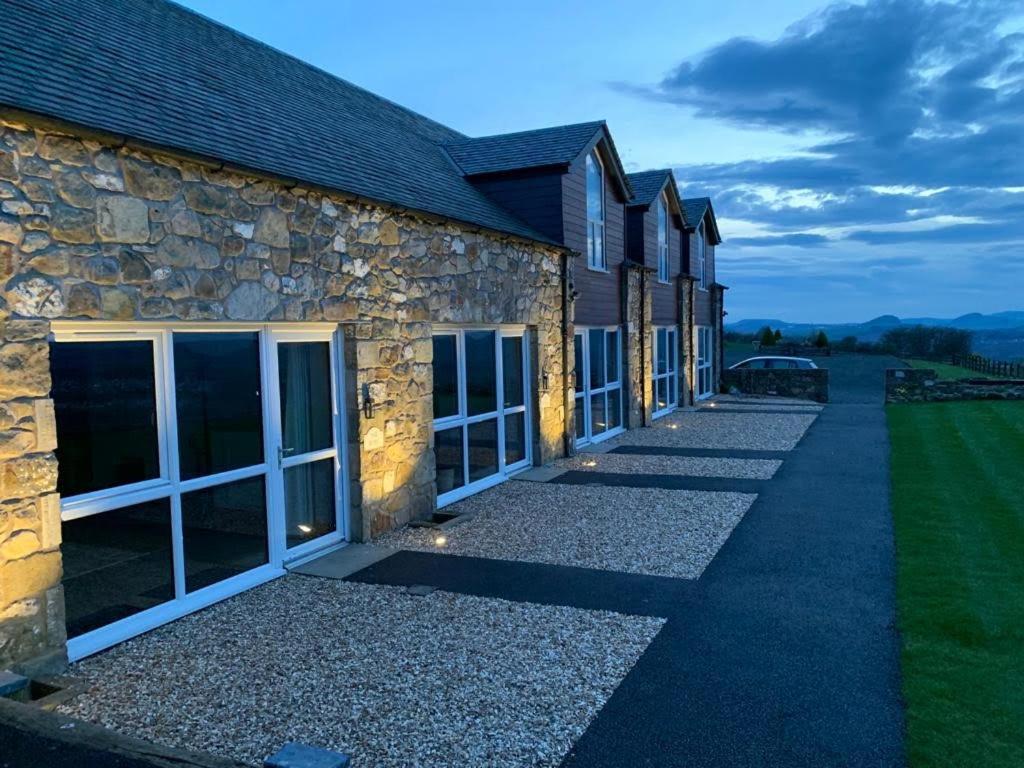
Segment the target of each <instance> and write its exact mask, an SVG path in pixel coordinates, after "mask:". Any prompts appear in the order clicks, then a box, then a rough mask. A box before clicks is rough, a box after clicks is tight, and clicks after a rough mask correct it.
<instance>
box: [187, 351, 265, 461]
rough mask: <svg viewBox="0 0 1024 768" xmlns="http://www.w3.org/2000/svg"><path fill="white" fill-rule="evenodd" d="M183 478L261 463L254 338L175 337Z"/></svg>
mask: <svg viewBox="0 0 1024 768" xmlns="http://www.w3.org/2000/svg"><path fill="white" fill-rule="evenodd" d="M174 390H175V393H176V396H177V400H178V451H179V454H180V455H179V461H180V463H181V477H182V478H183V479H187V478H192V477H202V476H203V475H212V474H215V473H217V472H225V471H227V470H229V469H238V468H240V467H251V466H252V465H254V464H262V463H263V411H262V406H261V403H260V399H261V393H260V347H259V334H257V333H175V334H174Z"/></svg>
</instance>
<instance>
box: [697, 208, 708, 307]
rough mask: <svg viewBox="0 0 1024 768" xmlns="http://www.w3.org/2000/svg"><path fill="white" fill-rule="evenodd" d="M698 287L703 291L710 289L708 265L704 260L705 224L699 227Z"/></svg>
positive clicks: (702, 223)
mask: <svg viewBox="0 0 1024 768" xmlns="http://www.w3.org/2000/svg"><path fill="white" fill-rule="evenodd" d="M697 279H698V283H697V285H699V286H700V289H701V290H702V291H706V290H707V289H708V271H707V263H706V262H705V260H704V222H703V221H702V222H701V223H700V225H699V226H698V227H697Z"/></svg>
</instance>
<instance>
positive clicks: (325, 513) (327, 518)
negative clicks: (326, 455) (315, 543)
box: [284, 459, 338, 547]
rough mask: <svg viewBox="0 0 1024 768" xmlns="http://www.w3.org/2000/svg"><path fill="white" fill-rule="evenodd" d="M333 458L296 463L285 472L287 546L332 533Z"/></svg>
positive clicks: (334, 522) (334, 525)
mask: <svg viewBox="0 0 1024 768" xmlns="http://www.w3.org/2000/svg"><path fill="white" fill-rule="evenodd" d="M334 495H335V489H334V459H323V460H322V461H311V462H309V463H308V464H298V465H296V466H294V467H289V468H288V469H286V470H285V471H284V514H285V532H286V536H287V540H288V546H289V547H294V546H296V545H297V544H301V543H302V542H304V541H309V540H310V539H315V538H317V537H319V536H324V535H325V534H328V533H333V532H334V531H336V530H337V528H338V516H337V515H336V514H335V507H334Z"/></svg>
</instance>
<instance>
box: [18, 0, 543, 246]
mask: <svg viewBox="0 0 1024 768" xmlns="http://www.w3.org/2000/svg"><path fill="white" fill-rule="evenodd" d="M0 105H6V106H8V107H14V108H17V109H20V110H24V111H28V112H34V113H38V114H42V115H45V116H49V117H53V118H58V119H61V120H66V121H69V122H73V123H76V124H79V125H84V126H88V127H91V128H94V129H99V130H101V131H106V132H111V133H114V134H118V135H126V136H130V137H132V138H133V139H136V140H141V141H143V142H146V143H150V144H155V145H160V146H162V147H165V148H169V149H177V150H183V151H186V152H190V153H193V154H199V155H203V156H207V157H211V158H216V159H219V160H223V161H226V162H228V163H230V164H233V165H237V166H242V167H244V168H248V169H252V170H255V171H262V172H265V173H269V174H272V175H276V176H281V177H284V178H286V179H291V180H296V181H300V182H302V183H305V184H313V185H317V186H323V187H326V188H331V189H337V190H340V191H344V192H348V193H351V194H355V195H358V196H361V197H364V198H368V199H371V200H375V201H380V202H386V203H390V204H394V205H397V206H401V207H406V208H411V209H414V210H419V211H423V212H427V213H432V214H437V215H440V216H443V217H446V218H450V219H455V220H458V221H462V222H467V223H470V224H475V225H479V226H482V227H486V228H489V229H493V230H497V231H501V232H506V233H510V234H514V235H519V236H522V237H527V238H530V239H533V240H538V241H542V242H548V243H550V242H551V240H549V239H548V238H546V237H544V236H543V235H541V234H539V233H537V232H536V231H534V230H533V229H532V228H531V227H529V226H528V225H527V224H525V223H523V222H522V221H520V220H519V219H518V218H516V217H515V216H514V215H513V214H511V213H509V212H508V211H506V210H505V209H503V208H501V207H500V206H498V205H497V204H496V203H494V202H492V201H491V200H489V199H488V198H487V197H485V196H484V195H483V194H482V193H481V192H480V191H478V190H477V189H475V188H474V187H473V185H472V184H471V183H470V182H469V181H468V180H466V179H465V178H464V177H463V176H462V174H460V173H459V171H458V169H457V168H456V167H455V166H454V165H453V164H452V162H451V160H450V159H449V157H448V156H447V155H446V153H445V151H444V150H443V149H442V148H441V144H442V143H450V142H460V141H462V140H464V139H465V138H466V137H465V136H463V135H462V134H460V133H459V132H457V131H454V130H452V129H451V128H447V127H446V126H444V125H441V124H440V123H437V122H435V121H433V120H430V119H428V118H426V117H423V116H422V115H418V114H416V113H414V112H412V111H410V110H408V109H405V108H403V107H401V106H399V105H397V104H395V103H393V102H391V101H388V100H387V99H384V98H381V97H379V96H376V95H374V94H372V93H370V92H368V91H365V90H363V89H362V88H359V87H357V86H355V85H353V84H351V83H349V82H346V81H345V80H341V79H340V78H337V77H334V76H333V75H330V74H328V73H326V72H324V71H322V70H319V69H317V68H315V67H313V66H311V65H309V64H306V63H304V62H302V61H299V60H298V59H295V58H293V57H291V56H288V55H286V54H284V53H281V52H280V51H277V50H274V49H273V48H270V47H268V46H266V45H264V44H262V43H260V42H258V41H256V40H253V39H251V38H249V37H246V36H244V35H242V34H239V33H238V32H235V31H233V30H231V29H229V28H227V27H225V26H223V25H221V24H218V23H216V22H213V21H211V20H209V19H207V18H205V17H203V16H200V15H198V14H196V13H193V12H191V11H189V10H186V9H184V8H182V7H180V6H177V5H174V4H172V3H167V2H164V0H3V6H2V8H0Z"/></svg>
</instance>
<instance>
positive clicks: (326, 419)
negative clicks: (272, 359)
mask: <svg viewBox="0 0 1024 768" xmlns="http://www.w3.org/2000/svg"><path fill="white" fill-rule="evenodd" d="M277 368H278V379H279V380H280V384H281V432H282V434H281V445H282V446H283V447H284V448H285V450H286V451H287V453H286V455H291V456H297V455H299V454H302V453H309V452H310V451H319V450H322V449H323V448H330V447H331V446H332V445H334V430H333V419H334V415H333V410H334V409H333V408H332V407H331V345H330V344H329V343H328V342H326V341H304V342H300V343H296V342H288V343H286V344H278V345H277Z"/></svg>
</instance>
